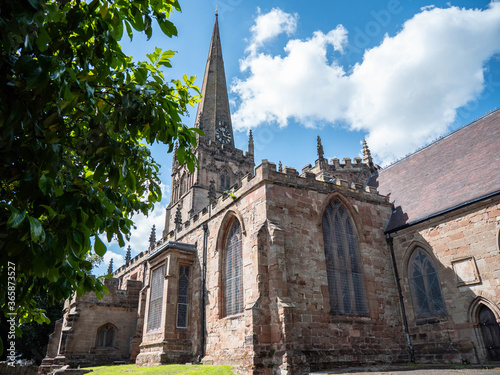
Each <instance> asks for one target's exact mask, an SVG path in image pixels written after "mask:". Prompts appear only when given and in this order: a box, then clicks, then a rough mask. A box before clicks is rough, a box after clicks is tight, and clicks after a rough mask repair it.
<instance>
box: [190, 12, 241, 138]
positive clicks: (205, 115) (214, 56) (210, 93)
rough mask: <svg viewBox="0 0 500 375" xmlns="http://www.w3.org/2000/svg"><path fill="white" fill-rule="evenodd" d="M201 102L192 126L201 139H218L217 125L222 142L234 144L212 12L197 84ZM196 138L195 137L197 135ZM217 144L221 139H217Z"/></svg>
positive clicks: (219, 48) (220, 53) (216, 25)
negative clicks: (203, 64)
mask: <svg viewBox="0 0 500 375" xmlns="http://www.w3.org/2000/svg"><path fill="white" fill-rule="evenodd" d="M201 95H202V99H201V102H200V103H199V104H198V111H197V113H196V119H197V123H196V124H195V126H196V127H197V128H199V129H201V130H202V131H203V132H204V133H205V136H204V137H203V138H202V140H205V141H207V142H208V141H210V140H211V141H212V142H220V140H218V139H217V138H216V134H215V131H216V129H217V128H221V127H223V128H225V129H226V130H224V131H223V132H221V134H223V135H224V136H223V137H222V138H221V139H223V140H224V141H223V142H224V144H225V145H226V146H230V147H233V148H234V139H233V126H232V123H231V112H230V110H229V97H228V94H227V85H226V73H225V71H224V61H223V59H222V47H221V43H220V35H219V19H218V17H217V14H216V16H215V24H214V29H213V32H212V39H211V42H210V50H209V53H208V59H207V65H206V67H205V75H204V77H203V84H202V86H201ZM198 140H199V139H198ZM218 144H221V143H218Z"/></svg>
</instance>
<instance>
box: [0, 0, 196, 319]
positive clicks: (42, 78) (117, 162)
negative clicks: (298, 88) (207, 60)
mask: <svg viewBox="0 0 500 375" xmlns="http://www.w3.org/2000/svg"><path fill="white" fill-rule="evenodd" d="M174 10H177V11H180V6H179V4H178V1H177V0H140V1H129V0H92V1H84V0H61V1H57V0H2V6H1V10H0V37H1V49H0V53H1V59H0V278H1V282H0V288H1V289H0V305H1V308H2V310H3V312H4V314H7V313H15V314H17V318H19V319H20V321H26V322H29V321H32V320H35V321H37V322H46V321H48V319H47V318H46V316H45V314H44V311H43V309H40V308H39V307H38V306H37V303H36V299H35V297H40V298H44V299H45V298H46V300H47V303H48V304H49V305H51V304H53V303H55V302H57V301H61V300H63V299H65V298H68V297H69V296H70V295H71V293H72V292H73V291H76V292H77V294H78V295H82V294H83V293H85V292H87V291H95V292H96V294H97V295H98V296H102V293H103V292H106V287H105V286H104V284H103V282H102V280H101V279H99V278H97V279H95V278H93V277H91V276H90V270H91V267H92V263H91V262H90V261H89V260H88V257H89V256H92V254H96V255H99V256H102V255H104V253H105V251H106V245H105V244H104V243H103V241H102V240H101V238H100V237H99V235H101V236H105V237H106V238H107V241H111V240H113V239H116V240H118V243H119V244H120V246H124V238H128V236H129V233H130V229H131V227H132V226H133V221H132V215H133V214H134V213H139V212H142V213H144V214H147V212H148V211H149V210H150V209H152V207H153V205H154V203H155V202H157V201H159V200H160V199H161V191H160V187H159V178H158V169H159V165H158V164H157V163H156V162H155V161H154V160H153V159H152V157H151V155H150V152H149V150H148V148H147V144H153V143H155V142H162V143H165V144H167V145H168V146H169V152H171V151H172V149H173V145H174V142H175V140H177V141H178V143H179V149H178V151H177V159H178V160H179V162H180V163H181V164H182V163H184V162H185V163H187V165H188V167H189V168H190V170H193V169H194V167H195V165H196V163H197V160H196V157H195V156H194V154H193V153H192V152H191V150H192V148H193V147H195V146H196V134H195V132H198V130H197V129H189V128H187V127H186V126H185V125H183V124H182V122H181V115H183V114H185V113H186V110H187V106H188V105H194V103H195V102H196V101H197V100H198V94H199V89H198V88H197V87H196V86H194V84H193V82H194V77H190V78H188V77H187V76H186V75H184V77H183V81H182V82H181V81H180V80H172V81H170V82H166V79H165V77H164V73H163V72H162V69H163V68H164V67H170V66H171V65H170V58H171V57H172V56H173V55H174V52H173V51H165V52H163V51H161V50H160V49H158V48H155V51H154V52H152V53H151V54H149V55H148V58H149V60H150V61H149V62H139V63H134V62H133V61H132V59H131V58H130V57H128V56H126V55H125V54H124V53H123V52H122V51H121V48H120V45H119V41H120V40H121V38H122V35H123V32H124V31H126V33H127V35H128V36H129V37H130V38H132V36H133V30H136V31H139V32H144V33H145V34H146V35H147V36H148V38H149V37H151V34H152V30H153V25H156V24H157V25H159V27H160V28H161V30H162V31H163V33H165V34H166V35H167V36H169V37H171V36H173V35H176V33H177V30H176V28H175V26H174V25H173V24H172V23H171V22H170V21H169V20H168V19H167V18H168V16H169V14H170V13H171V12H172V11H174ZM193 95H194V96H193ZM14 274H15V277H12V278H11V279H8V276H11V275H14ZM7 280H8V281H9V283H7Z"/></svg>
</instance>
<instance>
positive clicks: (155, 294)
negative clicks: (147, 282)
mask: <svg viewBox="0 0 500 375" xmlns="http://www.w3.org/2000/svg"><path fill="white" fill-rule="evenodd" d="M164 274H165V268H164V266H161V267H159V268H157V269H155V270H154V271H153V272H152V274H151V294H150V297H149V314H148V332H149V331H154V330H157V329H160V325H161V310H162V302H163V282H164V277H163V275H164Z"/></svg>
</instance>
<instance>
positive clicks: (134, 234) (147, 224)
mask: <svg viewBox="0 0 500 375" xmlns="http://www.w3.org/2000/svg"><path fill="white" fill-rule="evenodd" d="M160 187H161V189H162V196H163V199H162V200H161V202H158V203H156V204H155V206H154V210H153V211H152V212H150V213H149V216H146V215H143V214H139V215H134V216H133V217H132V220H133V221H134V225H135V226H136V228H135V229H132V230H131V236H130V241H129V242H128V243H127V244H126V247H127V246H129V245H130V248H131V250H132V257H134V256H135V255H137V254H138V253H140V252H141V251H144V250H147V248H148V246H149V236H150V234H151V228H152V227H153V225H154V226H155V228H156V240H159V239H160V238H161V237H162V232H163V227H164V225H165V209H166V208H167V200H168V198H167V197H168V196H169V195H170V188H169V187H168V186H167V185H164V184H161V185H160ZM166 198H167V199H166Z"/></svg>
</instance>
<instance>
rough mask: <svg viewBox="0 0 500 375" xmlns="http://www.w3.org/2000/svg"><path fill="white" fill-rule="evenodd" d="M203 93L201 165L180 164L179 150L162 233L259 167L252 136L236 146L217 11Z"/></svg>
mask: <svg viewBox="0 0 500 375" xmlns="http://www.w3.org/2000/svg"><path fill="white" fill-rule="evenodd" d="M201 95H202V99H201V101H200V103H199V104H198V110H197V112H196V120H195V124H194V126H195V127H196V128H198V129H200V130H201V131H202V132H203V133H204V135H203V136H200V135H197V142H198V145H197V147H196V149H195V151H194V152H195V155H196V157H197V158H198V161H199V168H198V169H196V170H195V171H194V172H193V173H190V172H189V170H188V169H187V167H186V166H185V165H179V163H178V162H177V159H176V155H175V153H176V150H175V151H174V160H173V163H172V185H171V186H172V189H171V191H172V193H171V198H170V204H169V205H168V207H167V212H166V217H165V229H164V231H163V236H167V235H168V234H169V233H170V232H171V231H177V230H179V229H181V228H182V227H183V223H184V222H185V221H186V220H189V218H190V217H191V216H193V215H195V214H197V213H198V212H200V211H201V210H202V209H203V208H205V207H207V206H208V205H209V203H210V199H209V192H210V195H211V199H212V201H213V190H214V187H215V194H216V197H218V196H220V195H221V194H224V192H225V191H228V190H229V189H231V188H232V187H235V186H238V185H239V181H240V180H241V178H242V177H243V176H245V175H246V174H249V173H250V174H253V170H254V166H255V164H254V145H253V137H252V134H251V133H250V136H249V141H248V151H247V152H246V153H244V152H243V151H242V150H240V149H237V148H235V145H234V135H233V125H232V122H231V111H230V108H229V97H228V93H227V85H226V74H225V72H224V60H223V59H222V47H221V41H220V35H219V20H218V16H217V13H216V14H215V23H214V28H213V31H212V38H211V41H210V49H209V51H208V58H207V64H206V67H205V74H204V76H203V84H202V87H201Z"/></svg>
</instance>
